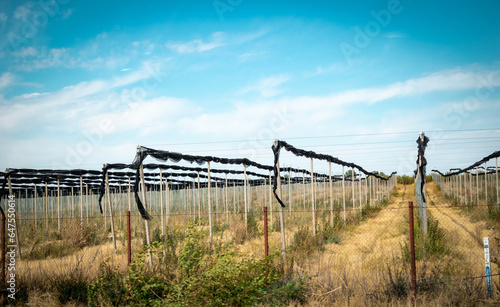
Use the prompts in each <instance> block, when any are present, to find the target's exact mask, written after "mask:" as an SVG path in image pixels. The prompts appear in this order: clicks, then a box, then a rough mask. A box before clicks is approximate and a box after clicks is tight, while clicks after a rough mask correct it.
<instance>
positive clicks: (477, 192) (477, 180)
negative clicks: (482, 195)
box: [476, 166, 479, 206]
mask: <svg viewBox="0 0 500 307" xmlns="http://www.w3.org/2000/svg"><path fill="white" fill-rule="evenodd" d="M476 198H477V199H476V201H477V202H476V205H477V206H479V168H478V167H477V166H476Z"/></svg>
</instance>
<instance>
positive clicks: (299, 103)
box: [180, 69, 500, 136]
mask: <svg viewBox="0 0 500 307" xmlns="http://www.w3.org/2000/svg"><path fill="white" fill-rule="evenodd" d="M286 80H288V77H287V76H275V77H269V78H265V79H263V80H261V81H259V82H258V85H256V86H253V87H250V88H248V89H246V90H245V91H249V90H250V89H252V90H259V91H261V92H262V93H263V96H265V97H267V98H269V97H272V96H273V95H272V94H274V93H276V91H277V90H276V89H275V87H276V86H278V85H280V84H282V83H283V82H285V81H286ZM484 87H489V88H493V87H500V71H490V72H470V71H463V70H461V69H456V70H451V71H440V72H436V73H432V74H429V75H427V76H424V77H420V78H414V79H409V80H406V81H404V82H397V83H393V84H390V85H387V86H381V87H374V88H361V89H355V90H348V91H344V92H338V93H332V94H330V95H325V96H301V97H291V98H290V97H285V98H281V99H277V100H272V99H266V100H263V101H262V100H261V99H259V100H258V101H259V102H252V103H250V102H240V103H238V104H237V105H235V107H234V108H233V109H230V110H225V111H221V112H214V113H203V114H201V115H196V116H194V117H190V118H184V119H182V120H181V121H180V125H181V127H184V128H183V129H185V130H188V129H191V131H194V132H195V133H199V134H205V133H208V134H214V135H218V134H220V131H221V130H224V131H226V130H227V129H223V128H222V127H223V126H225V127H227V126H231V127H235V129H232V131H231V132H230V133H231V136H238V135H240V136H241V135H249V134H258V131H259V128H262V127H266V126H270V124H269V123H271V118H273V117H276V116H275V114H276V112H281V111H280V110H286V113H287V114H288V116H291V117H294V118H295V120H294V126H295V127H303V126H307V123H310V122H314V123H315V125H316V126H318V127H322V126H324V125H329V122H330V121H331V120H333V119H339V118H341V117H342V115H343V113H345V110H346V109H347V108H350V107H352V108H355V107H357V106H359V105H362V104H365V105H370V104H375V103H383V102H384V101H387V100H389V99H394V98H403V97H408V96H413V95H417V94H426V93H431V92H438V91H452V90H453V91H456V90H474V89H477V88H484ZM264 94H267V96H266V95H264ZM265 97H264V98H265ZM253 114H258V115H259V116H257V117H256V116H253ZM278 118H279V117H278ZM346 124H347V123H346ZM272 125H274V123H273V124H272ZM312 132H313V131H309V133H312ZM233 134H234V135H233Z"/></svg>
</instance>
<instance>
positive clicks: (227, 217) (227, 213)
mask: <svg viewBox="0 0 500 307" xmlns="http://www.w3.org/2000/svg"><path fill="white" fill-rule="evenodd" d="M225 175H226V178H225V180H224V188H225V194H226V198H225V199H224V210H225V211H226V224H229V212H228V211H229V209H228V199H227V173H225Z"/></svg>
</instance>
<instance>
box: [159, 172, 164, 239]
mask: <svg viewBox="0 0 500 307" xmlns="http://www.w3.org/2000/svg"><path fill="white" fill-rule="evenodd" d="M162 185H163V174H162V171H161V168H160V215H161V219H160V220H161V237H162V238H163V236H164V235H165V221H164V217H163V215H164V213H163V187H162Z"/></svg>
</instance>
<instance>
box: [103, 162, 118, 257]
mask: <svg viewBox="0 0 500 307" xmlns="http://www.w3.org/2000/svg"><path fill="white" fill-rule="evenodd" d="M104 168H106V165H104ZM106 192H107V194H108V197H107V200H108V208H109V221H110V223H111V235H112V236H113V247H114V249H115V254H116V253H117V248H116V237H115V225H114V222H113V204H112V203H111V191H110V188H109V177H108V172H106Z"/></svg>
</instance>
